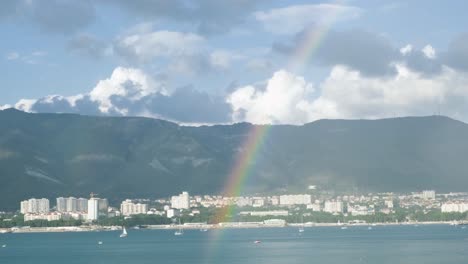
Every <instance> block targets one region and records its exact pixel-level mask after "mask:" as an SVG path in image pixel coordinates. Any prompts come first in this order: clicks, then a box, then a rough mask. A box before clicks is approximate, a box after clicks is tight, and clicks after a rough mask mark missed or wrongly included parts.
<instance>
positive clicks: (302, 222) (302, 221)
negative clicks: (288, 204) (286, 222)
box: [299, 215, 304, 233]
mask: <svg viewBox="0 0 468 264" xmlns="http://www.w3.org/2000/svg"><path fill="white" fill-rule="evenodd" d="M303 232H304V216H302V215H301V226H300V227H299V233H303Z"/></svg>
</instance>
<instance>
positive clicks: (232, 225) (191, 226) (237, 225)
mask: <svg viewBox="0 0 468 264" xmlns="http://www.w3.org/2000/svg"><path fill="white" fill-rule="evenodd" d="M466 224H467V223H464V222H463V223H454V222H451V221H444V222H436V221H429V222H403V223H353V224H348V223H304V224H301V223H290V224H285V225H274V224H272V225H266V224H263V223H261V222H229V223H219V224H204V223H187V224H182V225H145V226H143V227H142V228H138V229H140V230H145V229H148V230H177V229H184V230H205V229H206V230H212V229H213V230H217V229H249V228H288V227H301V226H303V227H310V228H313V227H350V228H351V227H375V226H418V225H426V226H427V225H452V226H457V225H459V226H463V225H466ZM119 230H122V227H120V226H69V227H15V228H0V235H2V234H14V233H19V234H21V233H63V232H105V231H119Z"/></svg>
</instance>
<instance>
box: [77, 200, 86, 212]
mask: <svg viewBox="0 0 468 264" xmlns="http://www.w3.org/2000/svg"><path fill="white" fill-rule="evenodd" d="M76 211H77V212H88V199H86V198H78V200H77V201H76Z"/></svg>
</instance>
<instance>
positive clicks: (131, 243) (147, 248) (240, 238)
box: [0, 226, 468, 264]
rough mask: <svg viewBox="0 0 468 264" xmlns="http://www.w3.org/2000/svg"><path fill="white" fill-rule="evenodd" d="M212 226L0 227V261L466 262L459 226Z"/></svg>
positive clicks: (465, 236)
mask: <svg viewBox="0 0 468 264" xmlns="http://www.w3.org/2000/svg"><path fill="white" fill-rule="evenodd" d="M214 232H216V231H211V230H210V231H208V232H200V231H198V230H191V231H185V233H184V235H183V236H177V237H176V236H174V233H173V231H170V230H129V236H128V237H127V238H119V232H117V231H116V232H89V233H42V234H0V245H3V244H6V245H7V246H6V247H5V248H2V247H0V263H1V264H7V263H15V264H23V263H34V264H38V263H47V264H55V263H67V264H74V263H87V264H88V263H93V264H104V263H106V264H107V263H116V264H119V263H136V264H138V263H191V264H192V263H243V264H245V263H287V264H293V263H340V264H342V263H379V264H383V263H392V264H394V263H411V264H415V263H425V264H427V263H468V229H462V228H461V227H454V226H419V227H415V226H393V227H373V229H372V230H368V229H367V227H350V228H349V229H347V230H341V229H340V228H338V227H314V228H306V230H305V232H304V233H303V234H302V235H300V234H299V233H298V231H297V229H296V228H279V229H241V230H223V231H221V234H215V233H214ZM213 238H217V239H215V240H213ZM254 240H261V241H262V243H261V244H254V243H253V241H254ZM98 241H102V242H103V244H102V245H98ZM213 241H215V242H213Z"/></svg>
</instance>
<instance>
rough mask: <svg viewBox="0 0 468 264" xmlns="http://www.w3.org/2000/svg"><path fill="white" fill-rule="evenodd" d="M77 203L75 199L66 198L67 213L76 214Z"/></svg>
mask: <svg viewBox="0 0 468 264" xmlns="http://www.w3.org/2000/svg"><path fill="white" fill-rule="evenodd" d="M76 208H77V201H76V198H75V197H68V198H67V212H76V211H77V210H76Z"/></svg>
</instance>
